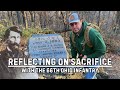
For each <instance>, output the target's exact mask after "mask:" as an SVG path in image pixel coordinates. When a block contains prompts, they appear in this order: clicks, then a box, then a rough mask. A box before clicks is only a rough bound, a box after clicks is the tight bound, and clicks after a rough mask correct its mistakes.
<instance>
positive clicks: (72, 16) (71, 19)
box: [68, 13, 80, 23]
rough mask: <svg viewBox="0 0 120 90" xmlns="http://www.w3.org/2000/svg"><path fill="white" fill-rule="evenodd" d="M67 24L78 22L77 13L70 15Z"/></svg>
mask: <svg viewBox="0 0 120 90" xmlns="http://www.w3.org/2000/svg"><path fill="white" fill-rule="evenodd" d="M68 21H69V23H74V22H79V21H80V18H79V16H78V14H77V13H72V14H71V15H70V16H69V19H68Z"/></svg>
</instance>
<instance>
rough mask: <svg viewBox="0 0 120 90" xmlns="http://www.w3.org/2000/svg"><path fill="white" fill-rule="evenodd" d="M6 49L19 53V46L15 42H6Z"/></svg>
mask: <svg viewBox="0 0 120 90" xmlns="http://www.w3.org/2000/svg"><path fill="white" fill-rule="evenodd" d="M7 43H8V47H9V49H10V50H11V51H12V52H18V51H19V44H17V43H16V42H14V43H12V42H11V41H8V42H7Z"/></svg>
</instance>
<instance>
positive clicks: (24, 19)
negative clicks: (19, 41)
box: [21, 11, 28, 29]
mask: <svg viewBox="0 0 120 90" xmlns="http://www.w3.org/2000/svg"><path fill="white" fill-rule="evenodd" d="M21 13H22V15H23V23H24V26H25V28H26V29H27V28H28V23H27V18H26V12H25V11H21Z"/></svg>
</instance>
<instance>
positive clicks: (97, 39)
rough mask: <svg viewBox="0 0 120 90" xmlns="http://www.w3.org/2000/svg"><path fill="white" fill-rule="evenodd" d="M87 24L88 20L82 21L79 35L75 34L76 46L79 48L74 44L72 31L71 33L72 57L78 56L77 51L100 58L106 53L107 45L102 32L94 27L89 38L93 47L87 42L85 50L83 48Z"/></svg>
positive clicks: (89, 56) (90, 56)
mask: <svg viewBox="0 0 120 90" xmlns="http://www.w3.org/2000/svg"><path fill="white" fill-rule="evenodd" d="M86 26H87V22H85V21H84V22H83V23H82V28H81V31H80V33H79V34H78V35H75V42H76V43H75V46H76V48H77V50H76V49H75V47H74V46H73V44H72V32H71V34H70V45H71V46H70V48H71V54H72V58H76V56H77V53H78V54H82V55H87V57H88V58H98V57H101V56H102V55H104V54H105V52H106V45H105V42H104V40H103V38H102V36H101V34H100V33H99V32H98V31H97V30H95V29H93V28H91V29H90V32H89V38H90V41H91V43H92V45H93V47H89V46H88V45H87V44H85V48H84V50H83V49H82V48H83V47H82V45H83V42H84V31H85V30H86ZM78 50H79V52H78Z"/></svg>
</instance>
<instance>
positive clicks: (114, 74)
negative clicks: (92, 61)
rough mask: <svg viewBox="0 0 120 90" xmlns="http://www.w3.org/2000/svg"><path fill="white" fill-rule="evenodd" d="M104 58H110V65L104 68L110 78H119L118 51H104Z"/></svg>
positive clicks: (119, 58) (119, 55)
mask: <svg viewBox="0 0 120 90" xmlns="http://www.w3.org/2000/svg"><path fill="white" fill-rule="evenodd" d="M106 58H111V60H112V67H106V68H105V71H106V72H107V73H108V75H109V76H110V79H120V52H118V53H117V54H113V53H106Z"/></svg>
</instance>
